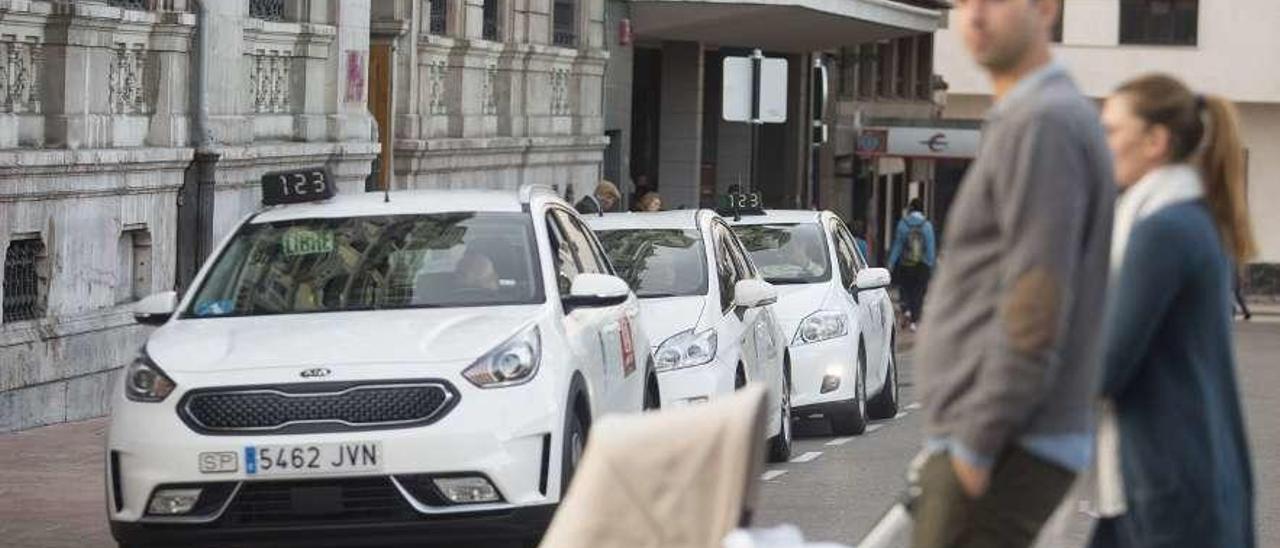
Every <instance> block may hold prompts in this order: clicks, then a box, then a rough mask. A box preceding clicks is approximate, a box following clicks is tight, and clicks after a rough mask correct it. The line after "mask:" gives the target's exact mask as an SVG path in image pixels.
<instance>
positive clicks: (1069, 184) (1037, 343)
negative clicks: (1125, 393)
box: [914, 0, 1115, 547]
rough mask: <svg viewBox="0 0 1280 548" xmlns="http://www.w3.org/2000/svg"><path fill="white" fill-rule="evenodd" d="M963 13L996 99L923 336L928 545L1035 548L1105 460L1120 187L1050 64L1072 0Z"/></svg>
mask: <svg viewBox="0 0 1280 548" xmlns="http://www.w3.org/2000/svg"><path fill="white" fill-rule="evenodd" d="M955 7H956V9H955V11H954V16H953V19H952V23H953V25H955V27H956V28H957V29H958V30H959V31H960V32H961V33H962V34H963V36H964V39H965V43H966V45H967V46H968V48H969V50H970V51H971V53H972V54H973V55H974V57H975V58H976V60H977V61H978V62H979V63H980V64H981V65H982V66H983V67H984V68H985V69H986V70H987V71H988V72H989V73H990V76H991V78H992V81H993V83H994V87H995V95H996V103H995V105H994V106H993V108H992V109H991V112H990V113H989V114H988V117H987V121H986V125H985V127H984V129H983V141H982V145H981V148H980V150H979V153H978V158H977V160H976V161H975V162H974V164H973V165H972V167H971V168H970V170H969V173H968V175H967V176H966V178H965V180H964V182H963V183H962V185H961V189H960V193H959V195H958V196H957V197H956V200H955V203H954V204H953V206H952V210H951V214H950V216H949V219H948V221H949V222H948V226H947V233H946V237H945V239H944V245H943V251H944V252H945V255H944V256H943V259H942V260H941V261H940V263H939V269H938V272H937V275H936V277H935V280H934V286H933V287H932V288H931V289H930V292H929V299H928V304H927V306H925V317H924V324H923V326H922V327H921V335H920V343H919V344H918V357H917V362H918V367H919V372H920V377H921V380H922V384H923V389H924V405H925V411H926V413H927V421H928V426H927V428H928V436H929V439H928V441H927V445H926V448H927V449H928V450H930V451H931V452H932V453H931V456H930V458H929V459H928V461H927V463H926V464H925V465H924V467H923V469H922V470H921V486H922V494H921V497H920V499H919V500H918V505H917V507H916V530H915V535H914V546H916V547H943V546H947V547H950V546H974V547H988V546H1028V545H1030V544H1031V543H1032V542H1033V541H1034V539H1035V536H1036V534H1037V533H1038V532H1039V530H1040V528H1041V526H1042V525H1043V524H1044V522H1045V521H1046V520H1047V519H1048V517H1049V516H1050V515H1051V514H1052V513H1053V511H1054V509H1055V507H1056V506H1057V505H1058V504H1059V502H1060V501H1061V500H1062V498H1063V497H1064V496H1065V494H1066V492H1067V490H1068V488H1069V487H1070V485H1071V483H1072V481H1073V480H1074V478H1075V476H1076V474H1077V473H1078V472H1080V471H1082V470H1083V469H1084V468H1086V467H1087V465H1088V464H1089V462H1090V459H1091V455H1092V439H1093V438H1092V425H1091V423H1092V413H1091V408H1092V405H1093V398H1092V397H1091V395H1092V394H1093V390H1092V389H1093V387H1094V382H1095V378H1096V372H1097V369H1098V363H1099V359H1100V356H1099V351H1100V343H1099V327H1100V325H1099V324H1100V320H1101V317H1102V309H1103V300H1104V297H1105V289H1106V284H1107V272H1108V269H1107V262H1108V257H1109V247H1110V242H1111V218H1112V211H1113V202H1114V200H1115V185H1114V184H1113V183H1112V179H1111V159H1110V154H1109V152H1108V151H1107V148H1106V142H1105V137H1104V135H1103V131H1102V129H1101V126H1100V125H1099V123H1098V114H1097V110H1096V108H1095V107H1094V105H1093V104H1092V103H1091V102H1090V101H1089V100H1088V99H1086V98H1084V97H1083V96H1082V95H1081V94H1080V91H1079V90H1078V89H1077V88H1076V86H1075V84H1074V83H1073V81H1072V80H1071V77H1070V76H1069V75H1068V74H1067V73H1066V71H1065V70H1064V69H1063V68H1062V67H1061V66H1060V65H1058V64H1056V63H1055V62H1054V61H1053V60H1052V58H1051V56H1050V51H1049V40H1050V32H1051V29H1052V27H1053V23H1054V21H1055V18H1056V17H1058V14H1059V13H1060V8H1061V5H1060V0H958V1H957V2H956V3H955Z"/></svg>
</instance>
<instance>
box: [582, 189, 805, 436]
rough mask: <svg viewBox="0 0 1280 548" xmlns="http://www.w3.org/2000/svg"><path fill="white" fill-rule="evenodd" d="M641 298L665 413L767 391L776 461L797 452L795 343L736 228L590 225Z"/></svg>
mask: <svg viewBox="0 0 1280 548" xmlns="http://www.w3.org/2000/svg"><path fill="white" fill-rule="evenodd" d="M587 222H588V223H590V224H591V228H592V229H594V230H595V231H596V234H597V235H598V236H599V237H600V241H601V242H602V243H603V244H604V247H605V249H606V250H607V252H608V253H609V258H610V260H612V262H613V265H614V267H615V268H617V270H618V275H619V276H622V278H623V279H625V280H627V282H628V283H629V284H631V287H632V288H633V289H634V290H635V292H636V295H637V296H638V297H639V298H640V310H641V314H640V321H641V323H643V324H644V328H645V332H646V333H648V334H649V336H650V337H651V340H652V341H653V342H654V343H655V345H656V346H654V348H653V355H654V363H655V364H656V366H657V371H658V384H659V386H660V387H661V398H662V404H663V405H664V406H681V405H690V404H698V403H704V402H707V401H709V400H710V399H711V398H715V397H717V396H720V395H724V394H729V393H732V392H733V391H734V390H736V389H738V388H740V387H742V386H744V385H745V384H746V383H748V382H761V383H763V384H765V385H766V386H767V387H768V391H769V395H770V402H771V406H772V407H771V409H774V410H775V411H774V412H772V413H771V414H770V417H769V422H768V425H767V428H766V432H767V434H766V435H767V436H768V437H769V442H768V443H769V456H770V458H771V460H773V461H784V460H786V459H788V458H789V457H790V453H791V383H790V378H789V376H790V373H789V371H788V369H789V368H790V356H789V355H788V354H787V341H786V337H785V335H784V334H783V333H782V331H781V329H780V327H779V324H778V322H777V320H776V319H775V318H774V313H773V311H772V309H771V307H770V305H772V304H773V303H774V302H775V301H776V299H777V290H776V289H774V288H773V286H772V285H770V284H769V283H768V282H765V281H764V280H763V279H761V278H760V275H759V274H758V273H757V272H756V268H755V266H754V265H753V264H752V262H751V258H750V256H749V255H748V254H747V253H746V251H745V250H744V249H743V248H742V245H741V244H740V243H739V242H738V239H737V238H736V237H734V235H733V232H732V231H731V230H730V229H729V225H727V224H725V222H724V220H723V219H721V218H720V216H719V215H717V214H716V213H715V212H713V211H711V210H688V211H670V212H663V213H618V214H610V215H604V216H600V217H588V218H587Z"/></svg>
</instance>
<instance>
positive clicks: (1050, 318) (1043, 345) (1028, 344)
mask: <svg viewBox="0 0 1280 548" xmlns="http://www.w3.org/2000/svg"><path fill="white" fill-rule="evenodd" d="M1061 294H1062V288H1061V287H1060V286H1059V284H1058V280H1057V279H1056V278H1054V276H1053V274H1052V273H1050V272H1049V271H1048V270H1046V269H1044V268H1041V267H1037V268H1033V269H1031V270H1028V271H1027V272H1025V273H1023V274H1022V275H1021V276H1019V277H1018V279H1017V280H1015V281H1014V283H1013V287H1011V288H1010V289H1009V291H1008V293H1006V294H1005V297H1004V304H1003V310H1002V315H1003V316H1004V321H1003V322H1002V323H1004V331H1005V336H1007V337H1008V338H1009V342H1010V344H1011V345H1012V346H1013V348H1014V350H1017V351H1018V352H1021V353H1024V354H1036V353H1039V352H1043V351H1045V350H1048V349H1049V348H1050V347H1051V346H1052V345H1053V341H1054V338H1055V337H1056V336H1057V334H1058V307H1059V304H1060V300H1061Z"/></svg>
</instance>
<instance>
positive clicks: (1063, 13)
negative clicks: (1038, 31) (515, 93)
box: [1052, 2, 1067, 44]
mask: <svg viewBox="0 0 1280 548" xmlns="http://www.w3.org/2000/svg"><path fill="white" fill-rule="evenodd" d="M1066 18H1067V3H1066V2H1063V3H1062V8H1060V9H1059V10H1058V20H1057V21H1054V22H1053V37H1052V38H1053V41H1054V42H1056V43H1059V44H1061V43H1062V22H1063V20H1065V19H1066Z"/></svg>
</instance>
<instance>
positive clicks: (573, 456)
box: [560, 402, 588, 502]
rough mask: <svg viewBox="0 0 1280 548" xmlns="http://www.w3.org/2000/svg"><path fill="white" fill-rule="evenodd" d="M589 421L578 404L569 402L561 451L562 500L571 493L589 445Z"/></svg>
mask: <svg viewBox="0 0 1280 548" xmlns="http://www.w3.org/2000/svg"><path fill="white" fill-rule="evenodd" d="M587 428H588V427H587V422H586V419H585V418H584V417H582V416H580V415H579V411H578V406H577V405H574V404H573V403H572V402H570V404H569V413H568V416H566V417H565V425H564V439H563V441H562V443H563V448H562V450H561V453H560V500H561V501H562V502H563V501H564V497H565V495H567V494H568V493H569V483H570V482H571V481H572V480H573V475H574V473H575V472H577V470H578V464H579V463H581V462H582V451H583V449H586V447H587Z"/></svg>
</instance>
